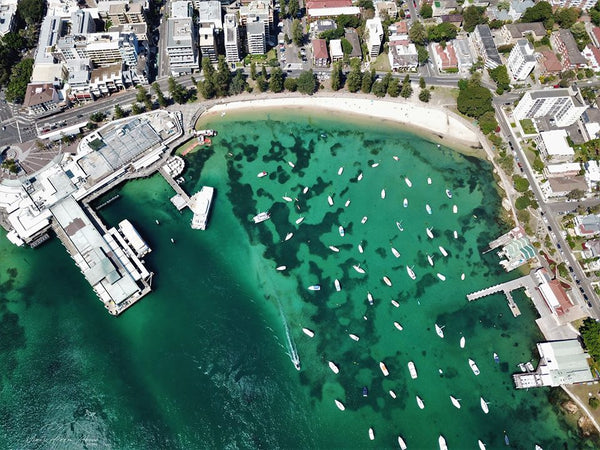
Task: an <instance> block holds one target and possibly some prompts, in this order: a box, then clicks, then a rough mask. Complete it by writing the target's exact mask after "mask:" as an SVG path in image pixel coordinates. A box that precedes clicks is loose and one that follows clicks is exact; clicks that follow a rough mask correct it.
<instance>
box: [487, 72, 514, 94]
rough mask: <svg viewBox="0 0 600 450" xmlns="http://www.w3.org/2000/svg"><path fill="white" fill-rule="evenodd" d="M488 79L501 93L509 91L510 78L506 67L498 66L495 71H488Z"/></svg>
mask: <svg viewBox="0 0 600 450" xmlns="http://www.w3.org/2000/svg"><path fill="white" fill-rule="evenodd" d="M488 73H489V74H490V78H491V79H492V80H494V81H495V82H496V85H497V86H498V87H499V88H501V89H502V91H505V90H509V89H510V76H509V75H508V70H506V66H498V67H496V68H495V69H488Z"/></svg>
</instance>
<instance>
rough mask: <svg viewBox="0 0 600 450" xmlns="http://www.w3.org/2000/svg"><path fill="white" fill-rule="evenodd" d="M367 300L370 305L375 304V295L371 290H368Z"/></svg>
mask: <svg viewBox="0 0 600 450" xmlns="http://www.w3.org/2000/svg"><path fill="white" fill-rule="evenodd" d="M367 300H368V302H369V305H373V296H372V295H371V293H370V292H367Z"/></svg>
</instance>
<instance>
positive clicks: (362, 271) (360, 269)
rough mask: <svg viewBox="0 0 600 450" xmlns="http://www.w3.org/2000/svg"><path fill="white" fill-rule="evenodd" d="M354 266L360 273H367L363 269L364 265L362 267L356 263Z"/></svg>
mask: <svg viewBox="0 0 600 450" xmlns="http://www.w3.org/2000/svg"><path fill="white" fill-rule="evenodd" d="M352 268H353V269H354V270H356V271H357V272H358V273H365V269H363V268H362V267H360V265H359V264H355V265H354V266H352Z"/></svg>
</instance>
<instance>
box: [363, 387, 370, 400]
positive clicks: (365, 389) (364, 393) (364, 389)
mask: <svg viewBox="0 0 600 450" xmlns="http://www.w3.org/2000/svg"><path fill="white" fill-rule="evenodd" d="M368 395H369V390H368V389H367V387H366V386H363V388H362V396H363V397H367V396H368Z"/></svg>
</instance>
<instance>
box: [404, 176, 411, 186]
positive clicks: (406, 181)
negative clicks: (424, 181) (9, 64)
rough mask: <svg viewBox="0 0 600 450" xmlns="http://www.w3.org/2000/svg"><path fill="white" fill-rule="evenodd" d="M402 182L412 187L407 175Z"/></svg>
mask: <svg viewBox="0 0 600 450" xmlns="http://www.w3.org/2000/svg"><path fill="white" fill-rule="evenodd" d="M404 182H405V183H406V185H407V186H408V187H412V182H411V181H410V180H409V179H408V177H404Z"/></svg>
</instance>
